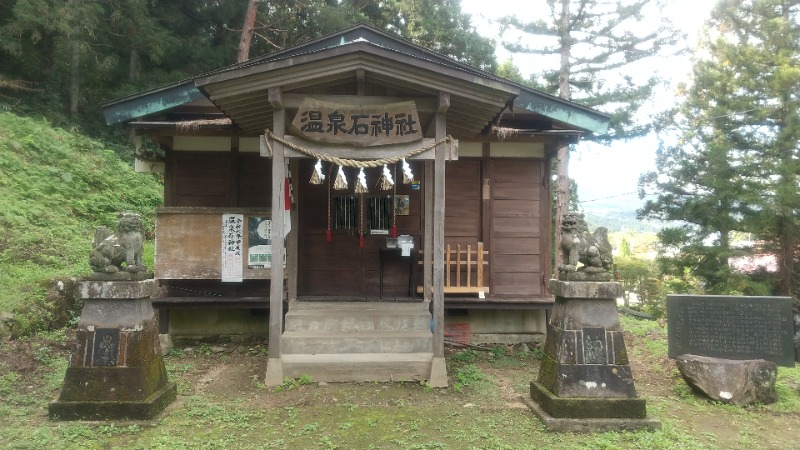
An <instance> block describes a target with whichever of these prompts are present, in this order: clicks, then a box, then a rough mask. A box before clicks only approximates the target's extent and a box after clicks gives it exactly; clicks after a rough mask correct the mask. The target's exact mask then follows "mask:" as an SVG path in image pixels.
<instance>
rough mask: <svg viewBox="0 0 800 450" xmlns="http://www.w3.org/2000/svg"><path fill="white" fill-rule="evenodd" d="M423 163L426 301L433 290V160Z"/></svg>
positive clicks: (424, 289)
mask: <svg viewBox="0 0 800 450" xmlns="http://www.w3.org/2000/svg"><path fill="white" fill-rule="evenodd" d="M423 165H424V168H425V170H424V174H425V183H424V184H423V189H424V190H425V191H424V196H425V201H424V203H425V221H424V231H423V232H424V243H423V245H422V248H423V249H424V250H425V253H424V254H423V255H422V297H423V298H424V299H425V301H431V300H432V299H431V292H432V291H433V185H434V181H433V161H430V160H425V161H424V162H423Z"/></svg>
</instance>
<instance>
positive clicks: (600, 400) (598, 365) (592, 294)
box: [525, 280, 661, 432]
mask: <svg viewBox="0 0 800 450" xmlns="http://www.w3.org/2000/svg"><path fill="white" fill-rule="evenodd" d="M549 288H550V292H552V293H554V294H555V296H556V301H555V305H554V307H553V313H552V316H551V319H550V323H549V324H548V325H547V327H548V328H547V340H546V341H545V346H544V353H545V356H544V358H543V359H542V364H541V368H540V369H539V378H538V380H537V381H534V382H532V383H531V391H530V398H525V402H526V403H527V404H528V406H529V407H530V408H531V410H532V411H533V412H534V413H536V415H537V416H539V418H540V419H541V420H542V422H543V423H544V424H545V426H547V427H548V429H550V430H553V431H573V432H581V431H587V432H588V431H613V430H640V429H648V430H653V429H657V428H659V427H660V426H661V424H660V423H659V422H657V421H655V420H652V419H648V418H647V409H646V402H645V400H644V399H641V398H638V397H637V395H636V388H635V386H634V382H633V375H632V373H631V367H630V365H629V363H628V355H627V351H626V349H625V341H624V340H623V337H622V328H621V327H620V323H619V314H618V312H617V305H616V299H617V297H619V296H620V294H621V286H620V284H619V283H613V282H592V281H560V280H550V284H549Z"/></svg>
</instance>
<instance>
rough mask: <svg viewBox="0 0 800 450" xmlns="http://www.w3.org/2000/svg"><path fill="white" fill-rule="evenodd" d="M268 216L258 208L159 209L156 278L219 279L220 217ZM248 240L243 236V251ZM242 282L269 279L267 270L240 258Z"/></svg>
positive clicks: (157, 213) (245, 234) (244, 258)
mask: <svg viewBox="0 0 800 450" xmlns="http://www.w3.org/2000/svg"><path fill="white" fill-rule="evenodd" d="M225 213H229V214H243V215H244V216H245V223H247V219H248V218H249V217H270V215H271V214H270V210H269V209H257V208H159V209H158V210H156V259H155V267H154V268H153V270H154V273H155V278H156V279H164V280H170V279H172V280H180V279H198V280H202V279H220V277H221V275H222V274H221V265H222V256H221V249H222V214H225ZM248 246H249V240H248V236H247V233H244V243H243V248H245V249H247V247H248ZM242 263H243V274H242V277H243V278H244V279H269V278H270V273H269V269H250V268H248V267H247V257H246V255H245V256H244V257H243V258H242Z"/></svg>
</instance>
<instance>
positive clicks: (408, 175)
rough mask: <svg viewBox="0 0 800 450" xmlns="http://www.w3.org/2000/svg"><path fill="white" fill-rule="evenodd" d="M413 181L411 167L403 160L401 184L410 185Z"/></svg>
mask: <svg viewBox="0 0 800 450" xmlns="http://www.w3.org/2000/svg"><path fill="white" fill-rule="evenodd" d="M413 181H414V174H413V173H412V172H411V166H410V165H409V164H408V162H407V161H406V160H405V158H403V184H411V183H412V182H413Z"/></svg>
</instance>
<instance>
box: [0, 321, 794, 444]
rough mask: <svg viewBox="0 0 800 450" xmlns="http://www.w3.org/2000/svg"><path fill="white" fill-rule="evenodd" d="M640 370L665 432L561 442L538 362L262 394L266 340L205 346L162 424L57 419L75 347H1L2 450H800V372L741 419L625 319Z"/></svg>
mask: <svg viewBox="0 0 800 450" xmlns="http://www.w3.org/2000/svg"><path fill="white" fill-rule="evenodd" d="M623 326H624V327H625V328H626V329H629V330H630V332H629V333H626V339H627V341H628V348H629V351H630V354H631V364H632V366H633V371H634V376H635V377H636V383H637V388H638V390H639V394H640V395H641V396H642V397H644V398H645V399H646V400H647V407H648V415H649V416H650V417H654V418H656V419H658V420H660V421H661V422H662V424H663V427H662V429H661V430H660V431H657V432H652V433H651V432H637V433H595V434H587V435H576V434H559V433H549V432H547V431H546V430H545V428H544V427H543V426H542V424H541V423H540V422H539V421H538V420H537V419H536V418H535V417H534V416H533V414H532V413H531V412H530V411H529V410H528V409H527V407H525V405H524V404H523V403H522V401H521V396H522V395H526V392H527V390H528V385H529V383H530V381H531V380H533V379H535V378H536V374H537V370H538V363H539V360H538V359H537V356H540V355H539V354H538V352H528V353H522V354H515V353H513V351H512V350H511V349H510V348H505V347H498V348H497V349H496V350H494V351H492V352H481V351H466V352H465V351H463V350H450V349H449V350H448V353H449V354H448V370H449V373H450V377H451V378H450V386H451V387H449V388H446V389H431V388H429V387H427V386H425V385H424V384H419V383H358V384H318V383H314V382H313V380H310V381H309V380H301V379H298V380H290V381H288V382H287V383H286V384H285V385H284V386H282V387H281V388H277V389H276V388H267V387H265V386H264V384H263V379H264V374H265V369H266V367H265V366H266V347H265V346H264V345H263V344H262V343H259V342H251V343H246V344H244V343H242V344H231V343H227V344H214V343H211V344H200V345H198V346H195V347H194V348H193V349H189V350H187V349H186V348H183V349H177V350H173V351H171V352H170V353H169V354H168V355H167V356H166V357H165V360H166V364H167V369H168V371H169V374H170V379H171V381H175V382H177V384H178V400H177V401H176V402H174V403H173V404H172V405H170V406H169V407H168V408H167V410H166V411H165V412H164V413H163V414H162V415H161V416H159V418H158V419H156V420H154V421H149V422H114V423H96V422H91V423H90V422H51V421H49V420H48V419H47V404H48V402H50V401H52V400H53V399H55V398H56V397H57V394H58V389H59V388H60V387H61V383H62V381H63V375H64V371H65V369H66V367H67V361H68V358H69V345H68V344H69V337H68V336H65V334H64V333H63V332H58V333H47V334H40V335H37V336H33V337H30V338H26V339H22V340H13V341H7V342H2V343H0V398H1V399H2V401H0V448H10V449H40V448H62V449H111V448H125V449H214V448H220V449H222V448H236V449H237V450H245V449H262V448H292V449H295V448H297V449H337V448H338V449H368V448H375V449H384V448H385V449H436V448H442V449H472V448H474V449H534V448H536V449H617V448H619V449H627V448H640V449H657V448H662V449H718V448H719V449H751V448H774V449H785V448H796V447H797V436H798V432H799V431H800V425H798V424H800V393H798V389H800V388H799V387H798V386H800V369H785V368H781V369H780V371H779V379H778V389H779V395H780V401H779V402H778V403H776V404H774V405H767V406H756V407H750V408H737V407H731V406H725V405H720V404H715V403H711V402H709V401H707V400H705V399H704V398H702V397H699V396H697V395H696V394H694V393H693V392H691V391H690V390H689V389H688V388H687V387H686V384H685V383H684V382H683V381H682V380H681V379H680V376H679V375H678V374H677V371H676V370H675V369H674V367H675V365H674V363H673V362H672V361H670V360H668V359H666V347H664V346H661V345H654V344H653V342H655V341H661V342H665V341H666V333H665V331H664V329H662V328H660V327H659V326H658V325H657V324H655V323H652V322H635V321H632V320H627V319H626V320H624V322H623Z"/></svg>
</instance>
